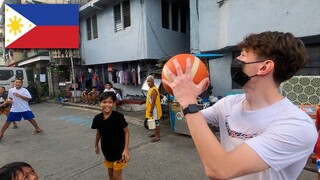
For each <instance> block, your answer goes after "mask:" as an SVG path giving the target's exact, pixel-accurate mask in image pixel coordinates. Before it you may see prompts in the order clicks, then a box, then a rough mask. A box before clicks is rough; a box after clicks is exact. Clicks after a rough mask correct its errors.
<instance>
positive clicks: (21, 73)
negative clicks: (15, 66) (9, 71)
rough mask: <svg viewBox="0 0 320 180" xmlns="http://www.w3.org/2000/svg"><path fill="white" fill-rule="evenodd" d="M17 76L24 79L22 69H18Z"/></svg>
mask: <svg viewBox="0 0 320 180" xmlns="http://www.w3.org/2000/svg"><path fill="white" fill-rule="evenodd" d="M16 78H21V79H24V78H23V71H22V70H16Z"/></svg>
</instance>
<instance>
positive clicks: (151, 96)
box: [146, 75, 162, 142]
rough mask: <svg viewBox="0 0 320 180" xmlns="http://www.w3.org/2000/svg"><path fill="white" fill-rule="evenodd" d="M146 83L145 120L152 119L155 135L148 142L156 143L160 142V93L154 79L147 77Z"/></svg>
mask: <svg viewBox="0 0 320 180" xmlns="http://www.w3.org/2000/svg"><path fill="white" fill-rule="evenodd" d="M147 83H148V86H149V90H148V94H147V100H146V118H147V119H154V120H155V124H156V129H155V133H154V134H153V135H151V136H150V137H152V139H151V141H150V142H157V141H159V140H160V118H161V116H162V109H161V103H160V93H159V90H158V88H157V87H156V86H155V85H154V77H153V76H151V75H150V76H148V77H147Z"/></svg>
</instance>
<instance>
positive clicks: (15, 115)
mask: <svg viewBox="0 0 320 180" xmlns="http://www.w3.org/2000/svg"><path fill="white" fill-rule="evenodd" d="M22 117H23V119H25V120H31V119H33V118H34V115H33V113H32V112H31V111H24V112H10V113H9V115H8V118H7V121H9V122H13V121H21V118H22Z"/></svg>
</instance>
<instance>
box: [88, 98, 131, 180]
mask: <svg viewBox="0 0 320 180" xmlns="http://www.w3.org/2000/svg"><path fill="white" fill-rule="evenodd" d="M115 102H116V95H115V93H113V92H104V93H102V94H101V95H100V98H99V105H100V107H101V109H102V112H101V113H100V114H97V115H96V116H95V117H94V118H93V122H92V126H91V128H92V129H97V133H96V140H95V152H96V154H100V148H99V141H100V139H101V149H102V153H103V155H104V157H105V161H104V166H105V167H106V168H108V174H109V179H111V180H118V179H120V180H121V179H122V169H123V168H125V167H126V165H127V162H128V161H129V158H130V156H129V137H130V133H129V129H128V123H127V122H126V120H125V118H124V116H123V114H122V113H119V112H117V111H113V110H112V107H113V105H114V103H115Z"/></svg>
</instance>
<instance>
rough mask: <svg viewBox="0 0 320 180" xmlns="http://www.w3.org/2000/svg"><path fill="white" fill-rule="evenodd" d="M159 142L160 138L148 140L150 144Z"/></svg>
mask: <svg viewBox="0 0 320 180" xmlns="http://www.w3.org/2000/svg"><path fill="white" fill-rule="evenodd" d="M160 140H161V139H160V138H159V139H156V138H153V139H151V140H150V142H152V143H155V142H158V141H160Z"/></svg>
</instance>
